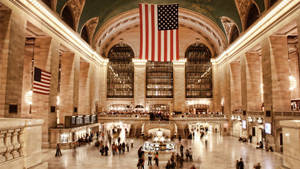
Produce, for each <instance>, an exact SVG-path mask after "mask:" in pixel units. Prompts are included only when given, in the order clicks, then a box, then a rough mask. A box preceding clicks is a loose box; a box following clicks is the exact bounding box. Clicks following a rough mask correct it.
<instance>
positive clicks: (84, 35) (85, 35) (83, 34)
mask: <svg viewBox="0 0 300 169" xmlns="http://www.w3.org/2000/svg"><path fill="white" fill-rule="evenodd" d="M81 38H82V39H83V40H84V41H86V42H87V43H89V39H90V38H89V33H88V31H87V28H86V26H84V27H83V28H82V31H81Z"/></svg>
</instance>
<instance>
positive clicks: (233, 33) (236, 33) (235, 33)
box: [229, 25, 240, 43]
mask: <svg viewBox="0 0 300 169" xmlns="http://www.w3.org/2000/svg"><path fill="white" fill-rule="evenodd" d="M239 35H240V33H239V30H238V28H237V26H236V25H234V26H233V27H232V28H231V33H230V42H229V43H232V42H233V41H234V40H236V39H237V38H238V37H239Z"/></svg>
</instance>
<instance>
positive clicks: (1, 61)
mask: <svg viewBox="0 0 300 169" xmlns="http://www.w3.org/2000/svg"><path fill="white" fill-rule="evenodd" d="M0 10H1V17H0V117H4V115H5V98H6V97H5V95H6V80H7V70H8V69H7V68H8V67H7V66H8V65H7V62H8V54H9V36H10V31H9V29H10V28H9V21H10V16H11V10H10V9H9V8H7V7H6V6H4V5H2V6H0Z"/></svg>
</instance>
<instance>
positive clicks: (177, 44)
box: [176, 28, 179, 60]
mask: <svg viewBox="0 0 300 169" xmlns="http://www.w3.org/2000/svg"><path fill="white" fill-rule="evenodd" d="M178 31H179V28H178V29H177V30H176V60H178V59H179V42H178Z"/></svg>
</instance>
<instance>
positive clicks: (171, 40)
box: [170, 30, 174, 61]
mask: <svg viewBox="0 0 300 169" xmlns="http://www.w3.org/2000/svg"><path fill="white" fill-rule="evenodd" d="M170 34H171V38H170V43H171V44H170V47H171V49H170V51H171V52H170V55H171V56H170V58H171V61H172V60H173V48H174V46H173V45H174V43H173V39H174V38H173V30H171V31H170Z"/></svg>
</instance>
